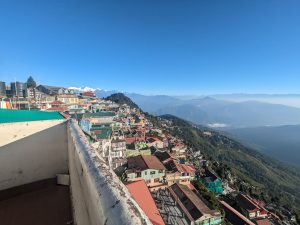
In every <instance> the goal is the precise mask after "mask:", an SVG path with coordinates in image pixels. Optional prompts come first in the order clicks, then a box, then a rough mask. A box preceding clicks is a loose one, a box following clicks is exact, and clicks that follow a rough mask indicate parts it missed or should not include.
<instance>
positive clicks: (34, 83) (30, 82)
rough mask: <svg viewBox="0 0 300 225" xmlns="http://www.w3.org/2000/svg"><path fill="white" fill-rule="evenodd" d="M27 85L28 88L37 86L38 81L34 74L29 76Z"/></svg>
mask: <svg viewBox="0 0 300 225" xmlns="http://www.w3.org/2000/svg"><path fill="white" fill-rule="evenodd" d="M27 87H28V88H35V87H36V82H35V80H34V79H33V78H32V76H29V77H28V79H27Z"/></svg>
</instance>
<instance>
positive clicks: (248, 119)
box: [126, 94, 300, 128]
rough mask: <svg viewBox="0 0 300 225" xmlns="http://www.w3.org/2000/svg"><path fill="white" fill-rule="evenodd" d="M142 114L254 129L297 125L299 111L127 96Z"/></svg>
mask: <svg viewBox="0 0 300 225" xmlns="http://www.w3.org/2000/svg"><path fill="white" fill-rule="evenodd" d="M126 95H127V96H128V97H130V98H131V99H132V100H133V101H134V102H136V103H137V104H138V105H139V106H140V107H141V108H142V109H143V110H144V111H147V112H149V113H152V114H154V115H163V114H172V115H175V116H178V117H180V118H184V119H186V120H189V121H191V122H194V123H197V124H202V125H206V126H210V127H218V126H220V127H225V126H226V127H235V128H237V127H255V126H280V125H295V124H300V109H299V108H296V107H290V106H285V105H280V104H270V103H264V102H258V101H245V102H232V101H226V100H218V99H215V98H212V97H202V98H196V99H188V100H186V99H185V100H183V99H178V98H175V97H171V96H165V95H158V96H145V95H138V94H126Z"/></svg>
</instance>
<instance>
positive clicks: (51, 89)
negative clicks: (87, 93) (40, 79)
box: [36, 85, 74, 96]
mask: <svg viewBox="0 0 300 225" xmlns="http://www.w3.org/2000/svg"><path fill="white" fill-rule="evenodd" d="M36 88H37V89H38V90H39V91H41V92H43V93H45V94H47V95H52V96H55V95H61V94H74V91H73V90H69V89H67V88H63V87H55V86H49V85H39V86H37V87H36Z"/></svg>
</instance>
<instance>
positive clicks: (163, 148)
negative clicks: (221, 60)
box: [0, 77, 297, 225]
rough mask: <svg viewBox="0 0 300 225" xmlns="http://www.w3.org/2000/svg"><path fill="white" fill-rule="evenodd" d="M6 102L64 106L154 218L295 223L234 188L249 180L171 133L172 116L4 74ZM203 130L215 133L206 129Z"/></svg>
mask: <svg viewBox="0 0 300 225" xmlns="http://www.w3.org/2000/svg"><path fill="white" fill-rule="evenodd" d="M0 100H1V109H2V110H3V109H5V110H41V111H52V112H53V111H54V112H60V113H61V114H62V115H63V116H64V117H65V118H68V119H73V120H76V121H77V122H78V124H79V125H80V127H81V129H82V131H83V132H84V134H85V135H86V137H87V138H88V140H89V142H90V145H91V146H92V147H93V148H94V149H96V152H97V154H98V156H99V157H101V158H103V159H104V160H105V161H106V163H107V165H108V166H109V167H110V169H111V170H113V171H114V172H115V173H116V174H117V175H118V177H119V179H120V180H121V181H122V182H123V183H124V184H125V185H126V187H127V188H128V190H129V192H130V193H131V195H132V197H133V198H134V199H135V201H136V202H137V204H138V205H139V206H140V207H141V209H142V210H143V211H144V212H145V214H146V215H147V216H148V218H149V219H150V221H151V222H152V223H153V224H157V225H158V224H159V225H163V224H172V225H175V224H176V225H188V224H197V225H216V224H237V225H244V224H248V225H255V224H256V225H271V224H286V225H288V224H296V223H297V221H296V218H295V216H294V215H291V214H289V213H288V212H286V213H285V214H284V213H283V215H280V216H279V215H277V214H276V211H274V208H276V206H274V205H273V206H272V205H267V204H266V203H264V202H263V201H261V200H258V199H256V198H254V197H253V196H250V195H249V194H246V193H243V192H241V191H238V190H236V189H235V188H234V187H235V184H236V183H240V182H244V181H242V180H240V179H239V178H238V177H236V176H235V175H233V174H231V173H230V171H229V170H226V171H225V172H224V173H225V175H224V177H222V178H221V177H220V176H219V175H218V173H217V171H216V168H218V163H217V162H214V161H212V160H210V159H208V158H207V157H205V156H204V155H203V154H202V150H201V149H192V148H191V147H189V145H188V144H187V143H186V141H185V140H183V139H181V138H179V137H178V136H175V135H172V134H171V133H172V132H171V131H172V130H174V129H176V127H174V125H173V123H172V121H170V120H167V119H162V118H160V119H159V121H160V126H156V125H155V123H154V121H152V120H151V118H150V117H149V116H148V114H146V113H144V112H143V111H142V110H141V109H139V108H137V107H132V106H130V104H127V103H121V104H120V103H117V102H114V101H112V100H108V99H102V98H98V97H97V96H96V94H95V93H94V92H93V91H92V90H86V91H82V92H78V91H77V90H72V89H69V88H63V87H54V86H49V85H37V84H36V83H35V82H34V80H33V79H32V78H31V77H30V78H29V79H28V81H27V82H26V83H25V82H24V83H22V82H12V83H11V84H10V85H8V86H6V84H5V83H4V82H0ZM203 135H207V136H210V135H213V134H212V133H211V132H209V131H205V132H203Z"/></svg>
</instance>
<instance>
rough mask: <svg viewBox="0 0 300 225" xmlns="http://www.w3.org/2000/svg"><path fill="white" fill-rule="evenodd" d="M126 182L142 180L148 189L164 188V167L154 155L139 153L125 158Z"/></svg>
mask: <svg viewBox="0 0 300 225" xmlns="http://www.w3.org/2000/svg"><path fill="white" fill-rule="evenodd" d="M127 161H128V169H127V170H126V172H125V174H126V180H127V182H133V181H137V180H144V181H145V182H146V184H147V186H148V187H149V188H150V190H157V189H160V188H165V187H166V183H165V175H166V168H165V167H164V165H163V164H162V163H161V162H160V161H159V160H158V159H157V158H156V157H155V156H151V155H149V156H145V155H143V156H142V155H139V156H134V157H130V158H128V159H127Z"/></svg>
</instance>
